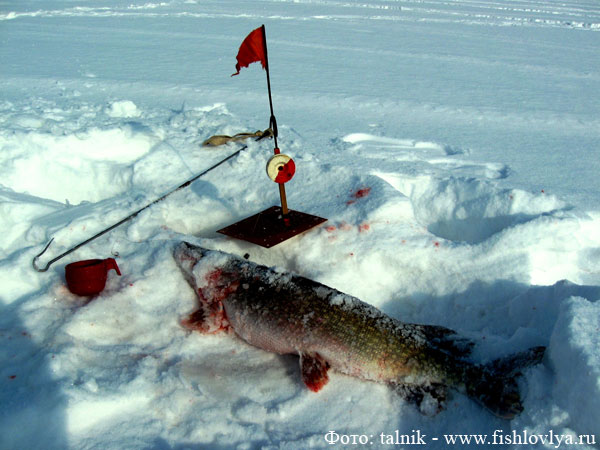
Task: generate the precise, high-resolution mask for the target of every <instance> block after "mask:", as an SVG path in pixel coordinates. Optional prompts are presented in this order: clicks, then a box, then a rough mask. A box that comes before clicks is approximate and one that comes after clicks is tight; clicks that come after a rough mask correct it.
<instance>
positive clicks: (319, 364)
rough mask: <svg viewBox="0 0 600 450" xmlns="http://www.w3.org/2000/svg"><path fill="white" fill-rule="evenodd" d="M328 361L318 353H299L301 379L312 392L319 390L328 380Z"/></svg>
mask: <svg viewBox="0 0 600 450" xmlns="http://www.w3.org/2000/svg"><path fill="white" fill-rule="evenodd" d="M329 367H330V366H329V363H328V362H327V361H325V359H324V358H323V357H322V356H321V355H319V354H318V353H300V371H301V374H302V381H304V384H305V385H306V387H307V388H309V389H310V390H311V391H313V392H319V391H320V390H321V388H322V387H323V386H325V385H326V384H327V382H328V381H329V375H327V371H328V370H329Z"/></svg>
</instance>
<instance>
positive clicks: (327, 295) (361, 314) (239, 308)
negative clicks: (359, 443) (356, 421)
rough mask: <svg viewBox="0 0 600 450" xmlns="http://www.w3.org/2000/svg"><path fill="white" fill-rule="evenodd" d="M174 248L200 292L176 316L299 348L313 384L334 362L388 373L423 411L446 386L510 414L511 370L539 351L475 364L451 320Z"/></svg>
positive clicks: (322, 380) (260, 342)
mask: <svg viewBox="0 0 600 450" xmlns="http://www.w3.org/2000/svg"><path fill="white" fill-rule="evenodd" d="M174 257H175V260H176V261H177V264H178V265H179V267H180V268H181V269H182V272H183V273H184V276H185V278H186V280H187V281H188V282H189V283H190V285H191V286H192V287H193V288H194V289H195V290H196V292H197V294H198V298H199V300H200V307H199V309H198V311H196V312H194V313H192V314H191V315H190V316H189V317H188V318H187V319H185V320H184V321H183V322H182V323H183V325H185V326H187V327H189V328H193V329H196V330H199V331H201V332H203V333H215V332H218V331H233V332H234V333H235V334H236V335H238V336H239V337H240V338H242V339H243V340H245V341H246V342H248V343H250V344H252V345H254V346H256V347H260V348H262V349H264V350H268V351H271V352H275V353H279V354H297V355H299V356H300V370H301V377H302V380H303V382H304V383H305V384H306V386H307V387H308V388H309V389H310V390H312V391H314V392H318V391H319V390H320V389H322V388H323V386H325V385H326V384H327V382H328V381H329V376H328V370H329V369H334V370H337V371H339V372H342V373H345V374H348V375H352V376H356V377H360V378H363V379H367V380H373V381H378V382H385V383H388V384H390V385H391V386H393V387H394V388H395V390H396V391H397V392H398V393H400V394H401V395H402V396H403V397H404V398H406V399H408V400H410V401H412V402H414V403H416V404H417V405H418V406H419V408H420V410H421V411H422V412H423V413H425V414H434V413H436V412H438V411H439V410H441V409H442V408H443V407H444V406H445V401H446V396H447V392H446V391H447V388H448V387H451V388H454V389H457V390H459V391H461V392H464V393H466V394H467V395H469V396H471V397H472V398H473V399H475V400H476V401H478V402H479V403H480V404H482V405H484V406H485V407H487V408H488V409H489V410H490V411H492V412H493V413H494V414H496V415H498V416H500V417H505V418H512V417H514V416H515V415H516V414H518V413H519V412H521V411H522V409H523V407H522V404H521V398H520V394H519V390H518V386H517V383H516V376H517V375H518V374H519V370H521V369H523V368H524V367H527V366H530V365H532V364H536V363H538V362H539V361H540V360H541V358H542V356H543V353H544V348H543V347H536V348H533V349H530V350H527V351H525V352H523V353H520V354H518V355H515V356H511V357H509V358H505V359H502V360H497V361H494V362H492V363H491V364H488V365H479V364H475V363H473V362H471V361H469V360H468V357H469V354H470V351H471V348H472V346H473V342H472V341H470V340H468V339H464V338H461V337H459V336H458V335H457V334H456V333H455V332H454V331H453V330H450V329H448V328H444V327H440V326H432V325H419V324H409V323H403V322H400V321H398V320H396V319H393V318H391V317H389V316H387V315H385V314H383V313H382V312H381V311H379V310H378V309H377V308H374V307H373V306H371V305H368V304H366V303H364V302H362V301H361V300H359V299H357V298H355V297H352V296H349V295H347V294H344V293H342V292H339V291H337V290H335V289H332V288H330V287H327V286H325V285H322V284H320V283H317V282H315V281H312V280H309V279H307V278H304V277H301V276H296V275H292V274H290V273H285V272H277V271H275V270H272V269H270V268H268V267H265V266H260V265H257V264H255V263H253V262H250V261H245V260H242V259H239V258H237V257H235V256H233V255H228V254H225V253H222V252H217V251H210V250H206V249H203V248H200V247H196V246H194V245H192V244H189V243H187V242H182V243H181V244H180V245H179V246H177V247H176V249H175V252H174Z"/></svg>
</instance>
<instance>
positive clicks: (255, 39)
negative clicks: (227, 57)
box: [231, 27, 267, 76]
mask: <svg viewBox="0 0 600 450" xmlns="http://www.w3.org/2000/svg"><path fill="white" fill-rule="evenodd" d="M258 61H260V62H261V64H262V66H263V69H264V68H266V67H267V56H266V55H265V41H264V39H263V31H262V27H260V28H257V29H256V30H254V31H252V32H251V33H250V34H249V35H248V36H247V37H246V39H244V42H242V45H240V51H239V52H238V54H237V64H236V65H235V68H236V70H237V72H236V73H234V74H233V75H231V76H234V75H238V74H239V73H240V69H241V68H242V67H248V66H249V65H250V64H252V63H253V62H258Z"/></svg>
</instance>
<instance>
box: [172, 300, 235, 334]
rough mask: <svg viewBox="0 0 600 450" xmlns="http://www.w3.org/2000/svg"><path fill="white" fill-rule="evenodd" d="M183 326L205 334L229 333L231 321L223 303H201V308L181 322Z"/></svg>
mask: <svg viewBox="0 0 600 450" xmlns="http://www.w3.org/2000/svg"><path fill="white" fill-rule="evenodd" d="M180 323H181V325H182V326H183V327H184V328H187V329H188V330H193V331H199V332H200V333H204V334H214V333H218V332H220V331H229V329H230V326H229V321H228V320H227V315H226V314H225V309H224V308H223V305H222V304H221V302H218V303H213V304H205V303H201V304H200V308H198V309H197V310H196V311H194V312H193V313H191V314H190V315H188V316H187V317H186V318H185V319H182V320H181V322H180Z"/></svg>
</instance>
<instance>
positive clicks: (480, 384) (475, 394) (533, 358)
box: [465, 347, 546, 419]
mask: <svg viewBox="0 0 600 450" xmlns="http://www.w3.org/2000/svg"><path fill="white" fill-rule="evenodd" d="M545 350H546V348H545V347H532V348H530V349H528V350H525V351H523V352H520V353H517V354H514V355H510V356H507V357H504V358H500V359H497V360H495V361H492V362H491V363H489V364H485V365H476V366H472V368H471V370H470V371H469V372H470V373H469V374H468V376H467V380H466V383H465V387H466V392H467V394H468V395H469V396H470V397H472V398H473V399H474V400H476V401H477V402H479V403H480V404H482V405H483V406H484V407H486V408H487V409H489V410H490V411H491V412H492V413H494V414H495V415H497V416H498V417H501V418H504V419H512V418H513V417H515V416H517V415H519V414H520V413H521V412H522V411H523V403H522V399H521V393H520V392H519V385H518V383H517V379H518V377H519V376H520V375H521V372H522V370H523V369H525V368H527V367H531V366H534V365H536V364H539V363H540V362H541V361H542V358H543V357H544V351H545Z"/></svg>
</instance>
